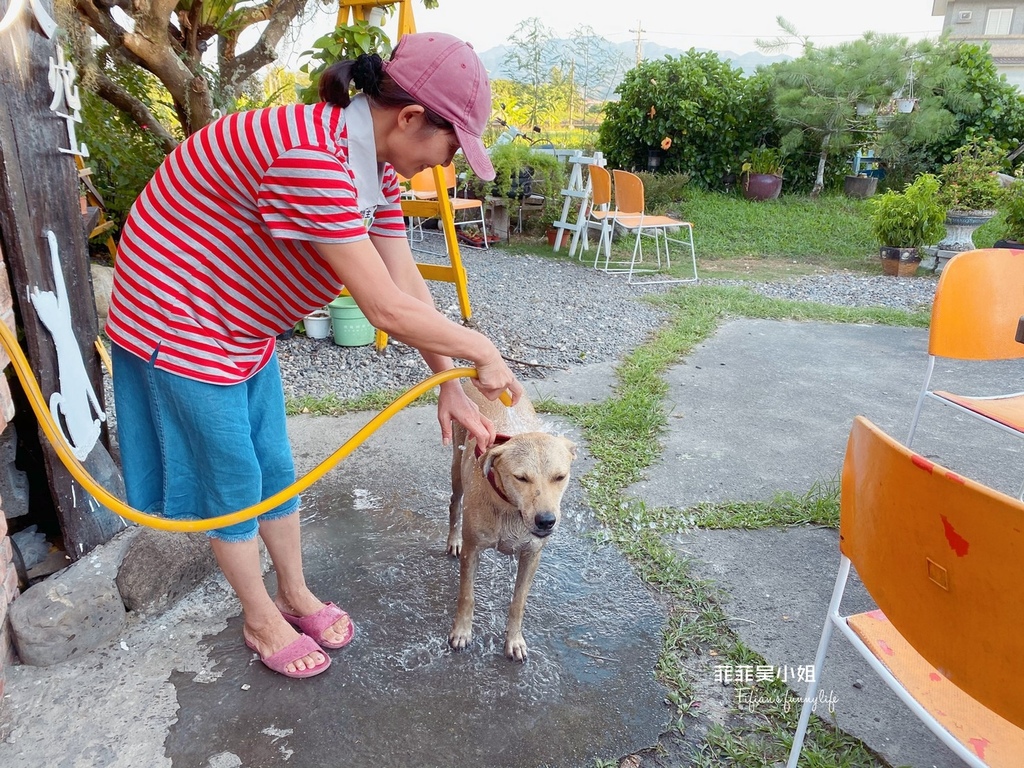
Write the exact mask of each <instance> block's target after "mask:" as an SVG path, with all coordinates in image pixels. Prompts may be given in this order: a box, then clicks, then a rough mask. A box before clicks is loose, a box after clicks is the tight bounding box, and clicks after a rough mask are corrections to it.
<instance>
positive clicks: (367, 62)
mask: <svg viewBox="0 0 1024 768" xmlns="http://www.w3.org/2000/svg"><path fill="white" fill-rule="evenodd" d="M382 71H383V62H382V61H381V58H380V56H378V55H377V54H376V53H361V54H359V56H357V57H356V60H355V64H353V66H352V83H353V84H354V85H355V87H356V88H358V89H359V90H360V91H362V92H363V93H365V94H366V95H367V96H379V95H380V77H381V72H382Z"/></svg>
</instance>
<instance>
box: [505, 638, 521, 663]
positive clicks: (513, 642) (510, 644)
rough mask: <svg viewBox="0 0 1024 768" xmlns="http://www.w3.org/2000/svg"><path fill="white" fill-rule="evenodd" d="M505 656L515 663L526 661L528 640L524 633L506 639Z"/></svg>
mask: <svg viewBox="0 0 1024 768" xmlns="http://www.w3.org/2000/svg"><path fill="white" fill-rule="evenodd" d="M505 655H506V656H508V658H510V659H512V660H513V661H526V640H525V638H524V637H523V633H522V632H517V633H516V634H514V635H512V636H510V637H506V638H505Z"/></svg>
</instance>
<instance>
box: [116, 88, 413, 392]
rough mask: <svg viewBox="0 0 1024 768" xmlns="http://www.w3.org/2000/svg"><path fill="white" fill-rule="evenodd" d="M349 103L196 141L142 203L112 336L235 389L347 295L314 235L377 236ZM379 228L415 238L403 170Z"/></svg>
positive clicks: (284, 114)
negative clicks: (318, 312)
mask: <svg viewBox="0 0 1024 768" xmlns="http://www.w3.org/2000/svg"><path fill="white" fill-rule="evenodd" d="M348 152H349V142H348V134H347V130H346V126H345V121H344V118H343V110H342V109H340V108H339V107H335V106H332V105H330V104H324V103H321V104H316V105H312V106H308V105H302V104H296V105H289V106H284V107H270V108H267V109H258V110H253V111H250V112H239V113H235V114H231V115H227V116H226V117H224V118H222V119H220V120H217V121H216V122H214V123H211V124H210V125H208V126H206V127H205V128H203V129H201V130H199V131H197V132H196V133H194V134H193V135H192V136H190V137H189V138H188V139H186V140H185V141H184V142H182V143H181V144H180V145H179V146H178V147H177V148H176V149H175V150H174V151H173V152H172V153H171V154H170V155H169V156H168V157H167V159H166V160H165V161H164V162H163V164H162V165H161V166H160V168H159V169H158V170H157V172H156V174H155V175H154V176H153V178H152V180H151V181H150V182H149V184H148V185H147V186H146V188H145V189H144V190H143V191H142V194H141V195H140V196H139V198H138V199H137V200H136V201H135V204H134V205H133V206H132V210H131V213H130V214H129V216H128V220H127V221H126V222H125V226H124V231H123V233H122V235H121V241H120V244H119V247H118V254H117V261H116V267H115V272H114V288H113V292H112V295H111V298H110V314H109V316H108V318H107V325H106V332H107V335H108V336H109V337H110V338H111V340H112V341H113V342H114V343H116V344H118V345H120V346H122V347H124V348H125V349H126V350H128V351H129V352H132V353H133V354H135V355H138V356H139V357H142V358H143V359H146V360H148V359H150V358H151V357H152V356H153V353H154V352H156V351H157V350H158V349H159V352H158V354H157V357H156V366H157V368H160V369H162V370H166V371H170V372H172V373H175V374H178V375H181V376H186V377H188V378H191V379H197V380H199V381H206V382H210V383H213V384H234V383H237V382H240V381H243V380H245V379H246V378H248V377H249V376H251V375H253V374H254V373H256V372H257V371H259V369H260V368H261V367H262V366H263V365H264V364H265V363H266V362H267V360H269V359H270V356H271V355H272V354H273V351H274V342H275V337H276V336H277V334H278V333H281V332H282V331H285V330H287V329H289V328H291V327H292V326H293V325H294V324H295V323H296V322H298V320H299V319H301V318H302V317H304V316H305V315H307V314H308V313H309V312H311V311H312V310H314V309H316V308H318V307H322V306H323V305H324V304H326V303H328V302H329V301H331V300H332V299H334V298H335V297H336V296H337V295H338V292H339V291H340V290H341V287H342V286H341V281H340V280H339V279H338V277H337V275H336V274H335V273H334V271H333V270H332V269H331V267H330V265H329V264H328V263H327V262H326V261H325V260H324V259H322V258H321V257H320V256H319V254H317V252H316V250H315V249H314V248H313V243H350V242H354V241H357V240H363V239H365V238H367V237H368V236H369V235H368V232H367V228H366V225H365V224H364V212H361V211H359V210H358V206H357V204H356V187H355V180H354V176H353V174H352V171H351V170H350V168H349V166H348V165H347V160H348ZM381 187H382V193H383V197H384V199H385V200H386V201H387V203H386V204H385V205H378V206H377V208H376V209H375V211H374V212H373V213H372V217H373V218H372V222H371V223H370V228H369V233H372V234H373V235H375V236H376V235H380V236H383V237H404V236H405V227H404V225H403V222H402V210H401V205H400V203H399V187H398V179H397V176H396V174H395V171H394V168H392V167H391V165H390V164H388V165H385V166H384V175H383V182H382V184H381Z"/></svg>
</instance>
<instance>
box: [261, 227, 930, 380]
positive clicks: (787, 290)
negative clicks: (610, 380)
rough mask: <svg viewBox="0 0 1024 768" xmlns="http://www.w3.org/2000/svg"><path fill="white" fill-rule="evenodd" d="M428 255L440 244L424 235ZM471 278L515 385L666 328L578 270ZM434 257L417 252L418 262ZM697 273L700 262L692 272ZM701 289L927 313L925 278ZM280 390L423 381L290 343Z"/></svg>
mask: <svg viewBox="0 0 1024 768" xmlns="http://www.w3.org/2000/svg"><path fill="white" fill-rule="evenodd" d="M427 237H428V239H427V241H426V246H427V247H430V248H432V249H433V250H434V251H435V253H436V251H437V250H439V249H440V244H441V239H440V237H439V236H437V235H432V234H430V233H428V235H427ZM462 257H463V263H464V265H465V267H466V271H467V273H468V275H469V294H470V301H471V304H472V310H473V316H472V320H471V324H472V325H473V326H474V327H476V328H477V329H479V330H480V331H481V332H483V333H484V334H485V335H487V336H488V337H489V338H490V339H491V340H492V341H494V343H495V344H496V345H497V347H498V349H500V350H501V352H502V354H503V355H504V356H505V357H506V360H508V362H509V364H510V366H511V367H512V369H513V370H514V371H515V373H516V375H517V376H519V377H520V378H522V379H529V378H539V377H543V376H544V375H545V374H546V373H550V372H551V371H553V370H557V369H565V368H569V367H571V366H574V365H582V364H587V363H596V362H604V361H609V360H618V359H620V358H621V357H622V356H623V354H624V353H626V352H628V351H629V350H632V349H633V348H635V347H636V346H637V345H638V344H639V343H640V342H642V341H643V340H644V339H645V338H646V337H647V336H648V335H649V334H650V333H651V332H652V331H654V330H655V329H656V328H657V327H658V326H659V325H660V324H661V323H662V322H663V321H664V319H665V316H664V313H662V312H660V311H658V310H656V309H655V308H653V307H651V306H650V305H649V304H647V303H646V302H644V301H643V300H642V298H643V296H645V295H648V294H650V293H652V292H657V291H663V290H666V288H665V287H659V286H645V287H641V286H630V285H627V284H626V279H625V277H624V276H622V275H608V274H605V273H603V272H598V271H597V270H594V269H589V268H586V267H582V266H581V265H580V264H579V263H578V262H568V261H564V260H556V259H548V258H541V257H538V256H529V255H523V254H517V253H515V252H513V251H511V250H505V249H500V248H492V249H490V250H487V251H480V250H476V249H471V248H464V249H463V250H462ZM437 258H438V257H437V256H436V255H434V254H429V253H418V254H417V260H419V261H423V262H429V261H433V260H436V259H437ZM698 267H699V263H698ZM701 282H702V284H704V285H746V286H748V287H749V288H751V289H752V290H755V291H757V292H759V293H762V294H764V295H765V296H769V297H771V298H779V299H796V300H800V301H817V302H821V303H825V304H834V305H840V306H849V307H856V306H886V307H892V308H896V309H907V310H915V309H921V308H927V307H929V306H931V301H932V297H933V295H934V292H935V280H934V279H932V278H909V279H908V278H903V279H896V278H892V277H881V276H879V277H864V276H860V275H851V274H846V273H835V274H828V275H812V276H805V277H800V278H796V279H794V280H790V281H785V282H772V283H763V284H758V283H749V282H745V281H744V282H740V281H731V280H703V281H701ZM430 287H431V291H432V292H433V294H434V298H435V303H436V305H437V306H438V308H439V309H441V310H442V311H443V312H444V313H445V314H446V315H447V316H448V317H449V318H451V319H452V320H455V321H459V320H460V317H461V316H460V312H459V305H458V300H457V297H456V295H455V288H454V286H453V285H451V284H449V283H441V282H431V283H430ZM278 357H279V358H280V362H281V371H282V376H283V378H284V386H285V391H286V393H287V394H288V395H290V396H292V397H302V396H311V397H324V396H326V395H328V394H332V393H333V394H335V395H337V396H338V397H341V398H351V397H355V396H358V395H361V394H364V393H366V392H372V391H376V390H395V391H403V390H405V389H408V388H409V387H411V386H413V385H415V384H416V383H418V382H419V381H421V380H422V379H424V378H425V377H427V376H429V375H430V371H429V369H428V368H427V367H426V365H424V363H423V361H422V359H421V358H420V356H419V353H418V352H416V351H415V350H413V349H412V348H410V347H407V346H405V345H403V344H400V343H397V342H395V341H394V340H392V341H391V342H390V343H389V344H388V346H387V348H386V349H385V351H384V352H383V353H382V354H378V353H377V352H376V351H375V349H374V348H373V346H366V347H340V346H338V345H336V344H335V343H334V341H333V340H332V339H331V338H330V337H328V338H327V339H309V338H306V337H305V336H303V335H298V334H297V335H295V336H294V337H292V338H290V339H284V340H280V341H279V342H278Z"/></svg>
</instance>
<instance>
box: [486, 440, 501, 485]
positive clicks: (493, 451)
mask: <svg viewBox="0 0 1024 768" xmlns="http://www.w3.org/2000/svg"><path fill="white" fill-rule="evenodd" d="M505 445H507V443H495V444H494V445H492V446H491V447H490V448H488V449H487V452H486V453H485V454H484V463H483V467H482V471H483V473H484V477H487V475H488V474H490V472H491V466H492V465H493V464H494V460H495V459H497V458H498V457H500V456H501V454H503V453H504V452H505Z"/></svg>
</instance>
